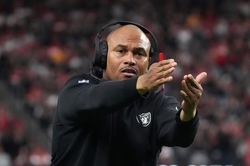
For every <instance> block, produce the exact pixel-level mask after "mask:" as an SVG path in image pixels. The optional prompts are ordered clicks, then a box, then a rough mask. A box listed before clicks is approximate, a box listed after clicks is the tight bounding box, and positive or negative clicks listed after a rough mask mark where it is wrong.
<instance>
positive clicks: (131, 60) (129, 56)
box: [124, 52, 135, 65]
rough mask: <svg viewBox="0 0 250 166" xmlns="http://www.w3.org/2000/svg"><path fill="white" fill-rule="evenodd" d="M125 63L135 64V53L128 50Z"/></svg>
mask: <svg viewBox="0 0 250 166" xmlns="http://www.w3.org/2000/svg"><path fill="white" fill-rule="evenodd" d="M124 63H125V64H129V65H135V57H134V55H133V53H131V52H128V53H127V55H126V56H125V61H124Z"/></svg>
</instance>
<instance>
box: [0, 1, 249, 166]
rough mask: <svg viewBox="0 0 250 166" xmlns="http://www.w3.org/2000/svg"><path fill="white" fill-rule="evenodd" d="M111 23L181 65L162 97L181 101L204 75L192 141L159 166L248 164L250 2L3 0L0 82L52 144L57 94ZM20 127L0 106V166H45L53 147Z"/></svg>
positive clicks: (167, 153) (86, 63)
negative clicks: (185, 85) (194, 78)
mask: <svg viewBox="0 0 250 166" xmlns="http://www.w3.org/2000/svg"><path fill="white" fill-rule="evenodd" d="M117 20H129V21H134V22H137V23H139V24H142V25H143V26H145V27H147V28H148V29H150V30H151V31H152V32H153V33H154V34H155V36H156V38H157V40H158V44H159V51H161V52H163V53H164V55H165V58H174V59H175V60H176V61H177V63H178V67H177V69H176V70H175V72H174V74H173V77H174V80H173V81H172V82H171V83H169V84H166V85H165V89H166V91H165V93H166V94H168V95H174V96H175V97H176V98H178V100H180V101H181V98H180V97H181V96H180V94H179V90H180V89H181V87H180V82H181V79H182V76H183V75H184V74H188V73H192V74H193V75H196V74H198V73H199V72H201V71H206V72H207V73H208V78H207V79H206V80H205V81H204V83H203V88H204V93H203V96H202V99H201V101H200V104H199V116H200V128H199V131H198V134H197V136H196V139H195V141H194V143H193V144H192V145H191V146H190V147H188V148H177V147H173V148H169V147H164V148H163V149H162V153H161V156H160V161H159V164H161V165H164V164H165V165H169V164H176V165H180V166H181V165H188V164H194V165H201V164H203V165H212V164H218V165H219V164H220V165H235V166H236V165H241V166H250V128H249V127H250V2H249V1H248V0H219V1H218V0H185V1H182V0H164V1H163V0H154V1H150V0H148V1H146V0H134V1H130V0H120V1H115V0H102V1H98V0H91V1H87V0H44V1H38V0H32V1H31V0H2V1H1V2H0V81H2V82H4V83H5V85H6V87H7V88H8V91H9V93H11V94H13V95H14V96H15V97H16V100H19V99H20V100H21V99H22V101H23V109H21V110H20V111H22V112H25V113H26V114H29V116H30V117H32V118H34V119H35V120H36V121H37V124H39V126H40V128H41V130H42V131H43V132H44V134H46V135H47V138H48V141H51V133H52V131H51V124H52V121H53V113H54V111H55V109H56V104H57V97H58V94H59V92H60V89H61V88H62V86H63V84H64V83H65V81H66V80H67V79H68V78H69V77H70V76H72V75H73V74H75V73H80V72H88V71H89V69H90V67H91V62H92V61H93V58H94V39H95V37H96V34H97V33H98V32H99V30H100V28H101V27H102V26H103V25H105V24H107V23H109V22H111V21H117ZM154 60H155V61H157V60H158V59H157V57H155V58H154V59H153V61H154ZM0 93H1V92H0ZM0 95H1V94H0ZM24 124H25V123H24V121H23V119H21V118H19V117H16V116H14V115H13V114H12V112H11V110H9V108H8V107H7V103H5V102H1V101H0V165H1V166H10V165H13V166H47V165H49V160H50V150H48V149H49V148H48V147H43V146H41V145H39V144H36V143H35V140H32V139H30V138H27V137H26V135H25V132H27V131H26V130H25V125H24Z"/></svg>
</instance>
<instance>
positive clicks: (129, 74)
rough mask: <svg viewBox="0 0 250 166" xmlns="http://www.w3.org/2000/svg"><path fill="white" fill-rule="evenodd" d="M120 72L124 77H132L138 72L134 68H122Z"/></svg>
mask: <svg viewBox="0 0 250 166" xmlns="http://www.w3.org/2000/svg"><path fill="white" fill-rule="evenodd" d="M121 72H122V74H123V75H125V77H134V76H136V75H137V73H138V72H137V70H136V69H134V68H123V69H122V70H121Z"/></svg>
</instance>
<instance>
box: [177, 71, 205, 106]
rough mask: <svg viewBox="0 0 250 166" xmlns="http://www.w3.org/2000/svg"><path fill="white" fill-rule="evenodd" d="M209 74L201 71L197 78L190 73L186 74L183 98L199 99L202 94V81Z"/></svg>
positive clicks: (189, 99) (182, 91)
mask: <svg viewBox="0 0 250 166" xmlns="http://www.w3.org/2000/svg"><path fill="white" fill-rule="evenodd" d="M206 76H207V73H206V72H202V73H200V74H199V75H198V76H197V77H196V78H195V79H194V77H193V76H192V75H191V74H189V75H185V76H184V77H183V80H182V90H181V92H180V93H181V95H182V96H183V99H184V100H186V101H191V99H192V100H193V101H198V100H199V99H200V97H201V95H202V92H203V88H202V86H201V84H200V83H201V82H202V81H203V80H204V79H205V77H206Z"/></svg>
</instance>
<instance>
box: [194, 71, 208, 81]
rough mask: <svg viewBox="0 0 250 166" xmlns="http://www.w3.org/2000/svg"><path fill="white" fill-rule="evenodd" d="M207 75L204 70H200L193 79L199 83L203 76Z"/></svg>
mask: <svg viewBox="0 0 250 166" xmlns="http://www.w3.org/2000/svg"><path fill="white" fill-rule="evenodd" d="M206 77H207V73H206V72H202V73H200V74H199V75H198V76H197V77H196V78H195V80H196V81H197V82H198V83H199V84H200V83H201V82H202V81H203V80H204V79H205V78H206Z"/></svg>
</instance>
